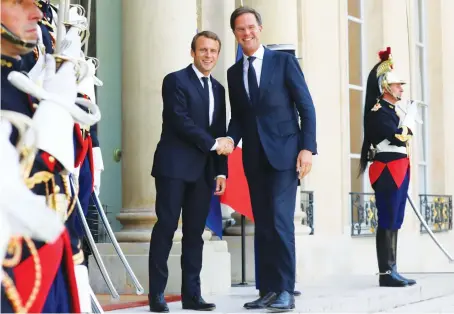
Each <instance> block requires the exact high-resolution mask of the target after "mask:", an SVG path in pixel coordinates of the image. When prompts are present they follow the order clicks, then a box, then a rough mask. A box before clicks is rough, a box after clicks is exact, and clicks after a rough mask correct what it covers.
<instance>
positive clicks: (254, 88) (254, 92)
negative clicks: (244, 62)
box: [247, 57, 259, 104]
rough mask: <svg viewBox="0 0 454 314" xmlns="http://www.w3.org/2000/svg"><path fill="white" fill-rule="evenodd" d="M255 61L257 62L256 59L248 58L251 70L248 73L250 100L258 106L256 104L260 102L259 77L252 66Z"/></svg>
mask: <svg viewBox="0 0 454 314" xmlns="http://www.w3.org/2000/svg"><path fill="white" fill-rule="evenodd" d="M254 60H255V57H249V58H248V61H249V69H248V72H247V78H248V87H249V98H250V99H251V103H252V104H256V102H257V101H258V100H259V85H258V84H257V75H256V73H255V69H254V66H253V65H252V63H253V62H254Z"/></svg>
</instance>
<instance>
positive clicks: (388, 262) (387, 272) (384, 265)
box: [375, 228, 408, 287]
mask: <svg viewBox="0 0 454 314" xmlns="http://www.w3.org/2000/svg"><path fill="white" fill-rule="evenodd" d="M392 233H393V231H392V230H386V229H381V228H377V234H376V238H375V239H376V242H375V244H376V249H377V261H378V270H379V275H380V279H379V284H380V287H406V286H408V282H407V281H406V280H403V279H402V278H400V277H399V274H398V273H397V272H396V271H395V266H396V257H395V254H394V253H395V250H394V248H393V236H392Z"/></svg>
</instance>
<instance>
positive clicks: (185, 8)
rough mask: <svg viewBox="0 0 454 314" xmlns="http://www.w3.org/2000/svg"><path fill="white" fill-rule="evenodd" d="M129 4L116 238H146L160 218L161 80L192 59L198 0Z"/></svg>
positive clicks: (125, 25)
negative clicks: (155, 168) (156, 158)
mask: <svg viewBox="0 0 454 314" xmlns="http://www.w3.org/2000/svg"><path fill="white" fill-rule="evenodd" d="M130 2H131V1H126V0H123V21H122V23H123V31H124V33H123V38H122V41H123V87H122V91H123V97H122V100H123V111H122V113H123V120H122V121H123V124H122V130H123V139H122V151H123V153H122V165H123V169H122V170H123V171H122V177H123V206H122V208H123V209H122V210H121V213H120V214H119V215H118V216H117V219H118V220H119V221H120V222H121V224H122V225H123V229H122V231H121V232H119V233H117V239H118V240H119V241H121V242H148V241H149V240H150V235H151V230H152V226H153V225H154V223H155V222H156V214H155V209H154V207H155V201H156V190H155V184H154V179H153V178H152V177H151V175H150V172H151V167H152V165H153V155H154V151H155V149H156V144H157V142H158V140H159V137H160V133H161V123H162V118H161V115H162V97H161V85H162V80H163V78H164V76H165V75H166V74H168V73H170V72H172V71H176V70H179V69H181V68H183V67H185V66H187V65H188V64H189V63H190V62H191V55H190V44H191V38H192V37H193V36H194V34H195V30H196V26H197V24H196V22H197V20H196V3H195V1H178V0H155V1H147V0H135V1H134V3H133V4H131V3H130ZM181 12H184V14H182V13H181ZM151 17H152V18H151ZM176 235H177V238H180V239H181V235H180V234H179V233H177V234H176ZM175 240H177V239H175Z"/></svg>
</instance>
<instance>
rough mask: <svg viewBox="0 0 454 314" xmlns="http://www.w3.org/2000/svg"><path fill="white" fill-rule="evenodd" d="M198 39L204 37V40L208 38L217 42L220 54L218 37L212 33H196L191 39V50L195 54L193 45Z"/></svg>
mask: <svg viewBox="0 0 454 314" xmlns="http://www.w3.org/2000/svg"><path fill="white" fill-rule="evenodd" d="M199 37H206V38H210V39H213V40H215V41H217V42H218V43H219V52H221V40H220V39H219V36H218V35H217V34H216V33H214V32H212V31H202V32H200V33H197V34H196V35H195V36H194V37H193V38H192V42H191V50H192V51H194V52H195V49H196V47H195V44H196V42H197V39H198V38H199Z"/></svg>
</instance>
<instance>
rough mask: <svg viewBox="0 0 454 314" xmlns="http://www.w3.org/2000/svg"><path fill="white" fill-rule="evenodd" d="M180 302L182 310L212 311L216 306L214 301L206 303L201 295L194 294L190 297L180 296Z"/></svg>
mask: <svg viewBox="0 0 454 314" xmlns="http://www.w3.org/2000/svg"><path fill="white" fill-rule="evenodd" d="M181 303H182V304H183V309H184V310H195V311H212V310H214V309H215V308H216V305H215V304H214V303H207V302H205V300H204V299H203V298H202V297H201V296H194V297H192V298H186V297H182V299H181Z"/></svg>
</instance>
